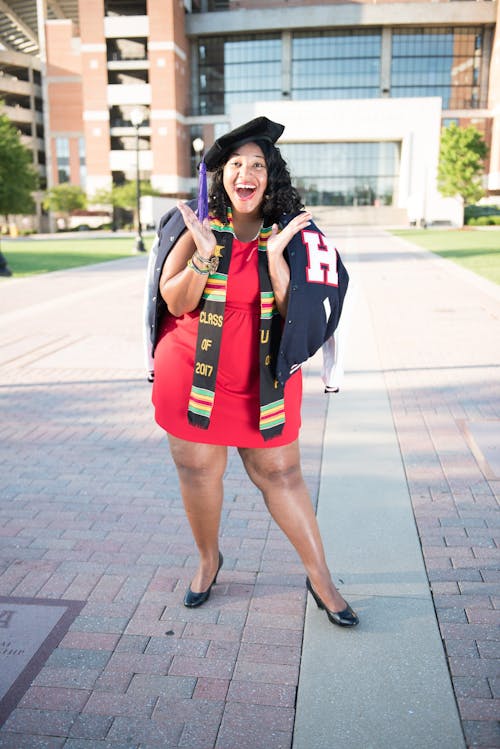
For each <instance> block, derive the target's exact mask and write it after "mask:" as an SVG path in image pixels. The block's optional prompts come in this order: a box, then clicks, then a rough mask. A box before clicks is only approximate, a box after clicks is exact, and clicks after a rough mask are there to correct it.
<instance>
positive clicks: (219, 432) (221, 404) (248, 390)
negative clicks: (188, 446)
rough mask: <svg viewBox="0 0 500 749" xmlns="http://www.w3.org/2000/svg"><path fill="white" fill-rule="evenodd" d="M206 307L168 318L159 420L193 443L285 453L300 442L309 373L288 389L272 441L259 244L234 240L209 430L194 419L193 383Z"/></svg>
mask: <svg viewBox="0 0 500 749" xmlns="http://www.w3.org/2000/svg"><path fill="white" fill-rule="evenodd" d="M199 314H200V311H199V309H196V310H194V311H193V312H189V313H187V314H185V315H182V317H174V316H173V315H169V314H166V315H165V317H164V320H163V323H162V326H161V330H160V336H159V340H158V345H157V347H156V351H155V359H154V361H155V377H154V383H153V404H154V406H155V419H156V421H157V423H158V424H159V425H160V426H161V427H163V429H165V431H166V432H168V433H169V434H171V435H173V436H174V437H179V438H180V439H183V440H188V441H189V442H199V443H207V444H212V445H228V446H229V445H232V446H235V447H278V446H280V445H287V444H289V443H290V442H293V441H294V440H295V439H297V436H298V433H299V428H300V406H301V401H302V374H301V372H300V370H299V371H297V372H295V373H294V374H293V375H292V377H291V378H290V379H289V380H288V382H287V383H286V385H285V414H286V421H285V426H284V428H283V432H282V433H281V434H280V435H279V436H277V437H274V438H273V439H271V440H264V438H263V437H262V435H261V434H260V431H259V400H260V393H259V348H258V346H259V326H260V290H259V272H258V250H257V240H254V241H253V242H240V241H239V240H238V239H236V238H234V239H233V247H232V253H231V262H230V266H229V274H228V283H227V294H226V308H225V312H224V326H223V329H222V342H221V349H220V354H219V366H218V368H217V382H216V387H215V401H214V407H213V410H212V416H211V419H210V425H209V427H208V429H200V427H196V426H192V425H191V424H190V423H189V422H188V419H187V407H188V401H189V394H190V391H191V385H192V382H193V369H194V360H195V350H196V340H197V335H198V318H199Z"/></svg>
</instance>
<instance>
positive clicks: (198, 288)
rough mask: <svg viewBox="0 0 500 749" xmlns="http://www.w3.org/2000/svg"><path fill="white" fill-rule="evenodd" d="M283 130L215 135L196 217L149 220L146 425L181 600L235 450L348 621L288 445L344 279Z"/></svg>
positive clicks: (193, 598)
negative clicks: (192, 549) (162, 446)
mask: <svg viewBox="0 0 500 749" xmlns="http://www.w3.org/2000/svg"><path fill="white" fill-rule="evenodd" d="M283 130H284V127H283V126H282V125H279V124H278V123H275V122H272V121H271V120H268V119H267V118H266V117H258V118H256V119H255V120H252V121H251V122H249V123H246V124H245V125H242V126H241V127H238V128H236V129H235V130H233V131H231V132H230V133H227V134H226V135H224V136H222V137H221V138H219V139H218V140H217V141H216V142H215V143H214V145H213V146H212V148H211V149H210V150H209V151H208V152H207V154H206V155H205V163H206V168H207V170H208V171H213V172H214V174H213V178H212V183H211V189H210V216H209V218H208V219H204V220H203V221H200V220H199V219H198V217H197V215H196V214H195V212H194V211H193V210H192V208H191V207H190V206H189V205H187V204H184V203H179V204H178V210H177V211H171V212H170V213H169V214H167V216H166V217H165V218H164V220H163V221H162V227H161V229H160V232H159V247H158V248H157V253H158V254H157V255H156V253H155V254H154V258H153V261H152V263H151V269H152V274H153V279H152V281H151V284H150V289H151V290H150V296H151V302H152V308H153V309H152V313H151V317H150V333H151V337H152V347H153V350H154V363H155V366H154V386H153V402H154V405H155V417H156V420H157V422H158V423H159V424H160V426H162V427H163V428H164V429H165V430H166V432H167V434H168V439H169V443H170V449H171V453H172V456H173V459H174V462H175V465H176V468H177V472H178V475H179V481H180V487H181V492H182V497H183V501H184V506H185V510H186V514H187V517H188V519H189V522H190V525H191V529H192V533H193V536H194V539H195V542H196V545H197V547H198V550H199V554H200V563H199V567H198V570H197V572H196V574H195V576H194V578H193V579H192V582H191V585H190V586H189V588H188V590H187V592H186V595H185V598H184V604H185V605H186V606H188V607H196V606H200V605H201V604H203V603H204V602H205V601H206V600H207V599H208V597H209V595H210V591H211V588H212V586H213V585H214V584H215V583H216V581H217V574H218V572H219V570H220V568H221V566H222V563H223V557H222V554H221V553H220V551H219V523H220V516H221V509H222V502H223V474H224V470H225V467H226V460H227V447H228V446H235V447H237V448H238V451H239V454H240V456H241V458H242V461H243V464H244V466H245V469H246V472H247V473H248V476H249V477H250V479H251V480H252V481H253V483H254V484H255V485H256V486H257V487H258V488H259V489H260V491H261V492H262V494H263V497H264V500H265V502H266V505H267V507H268V508H269V511H270V513H271V515H272V517H273V518H274V520H275V521H276V522H277V524H278V525H279V526H280V528H281V529H282V530H283V531H284V533H285V534H286V535H287V536H288V538H289V539H290V541H291V542H292V544H293V545H294V546H295V548H296V550H297V552H298V553H299V555H300V557H301V559H302V562H303V564H304V567H305V569H306V571H307V575H308V578H307V588H308V590H309V591H310V592H311V594H312V595H313V596H314V599H315V601H316V603H317V605H318V606H319V607H320V608H324V609H325V610H326V613H327V616H328V618H329V620H330V621H331V622H333V623H334V624H338V625H340V626H354V625H356V624H357V623H358V618H357V616H356V614H355V613H354V612H353V610H352V609H351V608H350V607H349V605H348V604H347V603H346V602H345V601H344V599H343V598H342V596H341V595H340V593H339V592H338V590H337V589H336V588H335V586H334V585H333V582H332V580H331V576H330V573H329V570H328V567H327V564H326V560H325V555H324V550H323V545H322V541H321V537H320V533H319V529H318V524H317V521H316V516H315V514H314V510H313V507H312V504H311V501H310V498H309V495H308V492H307V489H306V486H305V483H304V480H303V477H302V472H301V466H300V453H299V445H298V439H297V438H298V432H299V427H300V405H301V397H302V382H301V372H300V364H302V362H303V361H305V360H306V359H307V358H308V356H309V355H311V354H312V353H314V351H316V350H317V349H318V348H319V346H321V345H322V344H323V343H324V341H326V340H328V339H330V338H331V336H332V333H333V331H334V329H335V326H336V324H337V323H338V318H339V316H340V311H341V307H342V301H343V295H344V294H345V290H346V288H347V273H346V271H345V269H344V267H343V265H342V263H341V262H340V259H339V258H338V256H337V253H336V251H332V250H331V249H329V248H328V247H327V245H326V244H325V239H324V237H323V235H322V234H321V232H319V230H318V229H316V227H314V224H313V223H312V221H311V218H312V217H311V214H310V213H309V212H307V211H304V210H302V208H303V206H302V203H301V200H300V197H299V195H298V193H297V191H296V190H295V189H294V188H293V187H292V185H291V181H290V175H289V173H288V170H287V168H286V164H285V162H284V161H283V159H282V157H281V155H280V152H279V150H278V148H276V146H275V145H274V144H275V142H276V140H277V139H278V138H279V136H280V135H281V134H282V132H283ZM186 228H187V231H186ZM307 258H308V259H307ZM311 258H312V259H311Z"/></svg>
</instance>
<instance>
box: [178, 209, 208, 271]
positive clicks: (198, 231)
mask: <svg viewBox="0 0 500 749" xmlns="http://www.w3.org/2000/svg"><path fill="white" fill-rule="evenodd" d="M177 208H178V209H179V210H180V212H181V213H182V218H183V219H184V223H185V224H186V228H187V230H188V231H189V233H190V234H191V236H192V238H193V242H194V243H195V245H196V249H197V250H198V252H199V253H200V255H201V256H202V257H204V258H207V260H208V258H209V257H211V256H212V255H213V254H214V251H215V246H216V244H217V240H216V239H215V234H214V233H213V231H212V229H211V228H210V221H209V220H208V218H206V219H205V220H204V221H203V223H202V222H201V221H199V220H198V216H197V215H196V213H195V212H194V211H193V210H191V208H190V207H189V206H188V205H187V203H182V202H179V203H177Z"/></svg>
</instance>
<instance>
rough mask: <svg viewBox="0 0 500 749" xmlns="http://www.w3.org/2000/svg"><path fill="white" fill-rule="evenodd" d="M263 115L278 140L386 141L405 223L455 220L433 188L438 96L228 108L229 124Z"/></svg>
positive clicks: (451, 206) (449, 203)
mask: <svg viewBox="0 0 500 749" xmlns="http://www.w3.org/2000/svg"><path fill="white" fill-rule="evenodd" d="M258 115H266V116H267V117H269V118H270V119H272V120H276V121H277V122H282V123H283V124H284V125H285V128H286V129H285V132H284V133H283V136H282V137H281V139H280V142H281V143H287V142H288V143H314V142H322V143H328V142H330V143H334V142H340V143H342V142H364V141H391V142H398V143H399V144H400V149H401V159H400V173H399V182H398V185H397V189H396V204H395V206H394V207H395V208H399V209H404V210H405V211H406V215H407V217H408V221H416V222H417V223H420V222H421V221H422V220H424V221H425V222H426V223H432V222H435V221H450V222H451V223H453V224H459V223H460V206H459V204H458V203H457V202H456V201H454V200H450V199H444V198H442V197H441V196H440V194H439V193H438V191H437V187H436V174H437V165H438V159H439V142H440V133H441V99H440V98H439V97H429V98H418V99H417V98H415V99H349V100H344V99H343V100H336V101H333V100H325V101H308V102H294V101H290V102H281V101H271V102H256V103H255V104H253V105H246V104H242V105H237V106H235V107H233V108H232V109H231V113H230V127H236V126H237V125H239V124H241V123H242V122H245V121H247V120H250V119H252V118H253V117H257V116H258Z"/></svg>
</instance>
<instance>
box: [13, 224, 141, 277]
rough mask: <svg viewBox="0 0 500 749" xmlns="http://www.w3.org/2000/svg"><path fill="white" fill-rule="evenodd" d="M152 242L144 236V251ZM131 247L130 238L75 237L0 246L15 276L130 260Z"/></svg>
mask: <svg viewBox="0 0 500 749" xmlns="http://www.w3.org/2000/svg"><path fill="white" fill-rule="evenodd" d="M152 241H153V240H152V237H149V236H147V237H145V239H144V244H145V246H146V249H148V250H149V248H150V247H151V244H152ZM134 248H135V236H133V235H130V237H112V236H110V237H109V238H108V237H102V238H101V237H98V238H97V237H96V238H95V239H89V238H83V239H82V238H80V237H78V236H76V237H74V236H73V237H68V238H66V237H65V238H64V239H15V240H10V241H2V242H1V243H0V250H1V251H2V253H3V255H4V257H5V259H6V260H7V265H8V266H9V268H10V269H11V271H12V273H13V275H14V276H16V277H19V276H30V275H33V274H35V273H49V272H50V271H54V270H64V269H66V268H77V267H78V266H81V265H92V264H93V263H105V262H106V261H107V260H117V259H118V258H121V257H130V256H131V255H134ZM0 280H1V279H0Z"/></svg>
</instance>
